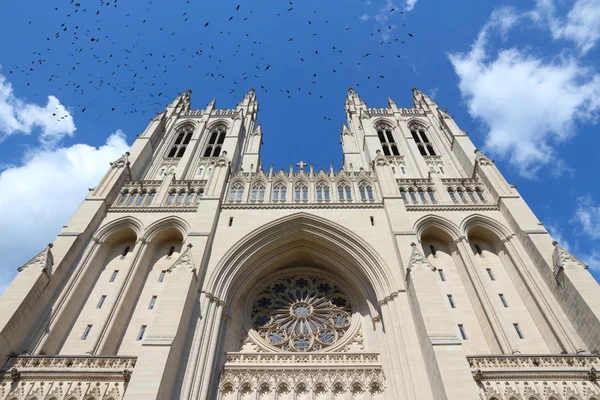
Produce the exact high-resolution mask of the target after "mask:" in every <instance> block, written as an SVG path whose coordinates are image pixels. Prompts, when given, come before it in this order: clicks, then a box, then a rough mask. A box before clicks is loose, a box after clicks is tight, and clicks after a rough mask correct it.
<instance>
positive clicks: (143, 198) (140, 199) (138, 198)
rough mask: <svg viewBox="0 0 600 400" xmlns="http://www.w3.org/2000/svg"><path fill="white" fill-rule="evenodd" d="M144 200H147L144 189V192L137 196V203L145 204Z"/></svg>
mask: <svg viewBox="0 0 600 400" xmlns="http://www.w3.org/2000/svg"><path fill="white" fill-rule="evenodd" d="M144 200H146V191H145V190H142V192H141V193H140V195H139V196H138V197H137V200H136V201H135V203H136V204H137V205H138V206H140V205H142V204H144Z"/></svg>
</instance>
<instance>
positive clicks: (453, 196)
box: [448, 188, 457, 203]
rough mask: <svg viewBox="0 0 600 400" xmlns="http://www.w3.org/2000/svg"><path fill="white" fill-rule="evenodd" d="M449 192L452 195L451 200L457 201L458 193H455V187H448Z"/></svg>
mask: <svg viewBox="0 0 600 400" xmlns="http://www.w3.org/2000/svg"><path fill="white" fill-rule="evenodd" d="M448 194H449V195H450V200H452V201H453V202H455V203H456V202H457V199H456V193H454V189H452V188H448Z"/></svg>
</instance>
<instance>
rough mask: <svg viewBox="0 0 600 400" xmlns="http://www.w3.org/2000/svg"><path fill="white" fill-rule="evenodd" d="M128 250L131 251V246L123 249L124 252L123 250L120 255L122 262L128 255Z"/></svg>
mask: <svg viewBox="0 0 600 400" xmlns="http://www.w3.org/2000/svg"><path fill="white" fill-rule="evenodd" d="M129 250H131V246H127V247H125V250H123V253H122V254H121V260H124V259H125V257H127V253H129Z"/></svg>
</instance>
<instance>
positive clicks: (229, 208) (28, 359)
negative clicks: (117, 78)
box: [0, 89, 600, 400]
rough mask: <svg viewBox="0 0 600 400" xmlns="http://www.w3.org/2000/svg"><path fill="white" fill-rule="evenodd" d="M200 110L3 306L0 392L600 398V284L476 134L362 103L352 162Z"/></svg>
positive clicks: (141, 158) (140, 157)
mask: <svg viewBox="0 0 600 400" xmlns="http://www.w3.org/2000/svg"><path fill="white" fill-rule="evenodd" d="M190 95H191V93H190V91H188V92H186V93H184V94H182V95H180V96H178V97H177V98H176V99H175V100H174V101H173V102H172V103H171V104H170V105H169V106H168V107H167V108H166V110H165V111H163V112H162V113H160V114H158V115H157V116H156V117H155V118H154V119H152V121H151V122H150V124H149V125H148V127H147V128H146V129H145V130H144V131H143V132H142V133H140V134H139V135H138V136H137V139H136V140H135V142H134V144H133V146H132V147H131V149H130V151H129V152H127V153H126V154H124V155H123V156H122V157H121V158H119V159H118V160H115V161H114V162H113V163H111V165H110V166H107V172H106V174H105V175H104V177H103V178H102V180H101V181H100V182H99V183H98V185H97V186H96V187H95V188H91V189H90V191H89V194H88V195H87V197H86V198H85V200H84V201H83V202H82V203H81V205H80V207H79V208H78V210H77V211H76V212H75V214H74V215H73V217H72V218H71V220H70V221H68V222H67V224H66V225H65V226H64V227H63V229H62V231H61V232H60V233H59V234H58V236H57V237H56V239H55V240H54V241H53V242H52V243H51V244H49V245H48V247H46V248H45V249H43V250H42V251H41V252H40V253H39V254H38V255H36V256H35V257H34V258H32V259H31V260H30V261H29V262H28V263H26V264H25V265H23V266H22V267H20V268H19V269H18V270H19V272H18V274H17V276H16V278H15V279H14V281H13V282H12V284H11V285H10V286H9V287H8V289H7V290H6V292H5V293H4V294H3V296H2V297H1V298H0V357H1V358H2V360H1V364H2V365H3V367H2V372H1V373H0V380H1V383H0V399H2V400H122V399H125V400H142V399H144V400H149V399H181V400H199V399H220V400H233V399H235V400H241V399H245V400H248V399H253V400H258V399H271V400H275V399H286V400H316V399H328V400H334V399H345V400H351V399H352V400H354V399H364V400H366V399H369V400H375V399H390V400H405V399H406V400H417V399H419V400H422V399H431V400H445V399H448V400H464V399H473V400H475V399H480V400H492V399H493V400H592V399H595V400H600V387H599V385H598V383H597V371H596V368H598V366H599V365H600V361H599V358H598V351H599V350H600V290H599V288H598V284H597V283H596V281H595V280H594V278H593V277H592V276H591V275H590V273H589V272H588V270H587V266H586V265H584V264H583V263H582V262H581V261H579V260H578V259H577V258H576V257H575V256H573V255H572V254H571V253H569V252H568V251H567V250H566V249H564V248H563V247H561V246H560V244H558V243H556V242H553V240H552V238H551V237H550V235H549V234H548V232H547V230H546V229H545V228H544V226H543V225H542V224H541V223H540V221H539V220H538V219H537V218H536V217H535V215H534V214H533V212H532V211H531V210H530V209H529V207H528V206H527V203H526V202H525V201H524V199H523V198H522V197H521V196H520V194H519V192H518V191H517V189H516V187H515V186H513V185H510V184H509V183H507V182H506V180H505V179H504V177H503V176H502V174H501V173H500V172H499V170H498V169H497V167H496V166H495V164H494V162H493V161H492V160H490V159H489V158H487V157H486V156H485V155H484V154H482V153H481V152H479V151H478V150H477V149H476V148H475V147H474V145H473V143H472V142H471V140H470V139H469V137H468V135H467V133H466V132H464V131H462V130H461V129H460V128H459V127H458V126H457V124H456V123H455V121H454V119H453V118H452V117H451V116H450V115H448V114H447V112H445V111H443V110H442V109H441V108H439V107H438V105H437V104H436V103H435V102H434V101H432V100H431V98H429V97H428V96H427V95H425V94H424V93H422V92H420V91H418V90H416V89H413V94H412V95H413V103H414V106H413V107H412V108H399V107H397V106H396V104H395V103H394V102H393V101H392V100H391V99H390V100H389V106H388V107H387V108H369V107H367V105H366V104H365V103H364V102H363V101H362V100H361V98H360V97H359V95H358V94H357V93H356V92H355V91H354V90H352V89H349V91H348V95H347V98H346V101H345V110H346V115H347V123H346V124H344V125H343V127H342V129H341V144H342V150H343V165H342V167H341V168H340V169H339V170H336V169H334V168H332V167H329V168H325V169H323V168H314V167H313V166H312V165H307V164H306V163H304V162H302V161H300V162H299V163H297V164H295V165H292V166H290V168H289V169H286V170H283V169H282V170H274V169H273V168H272V167H271V168H263V165H262V162H261V159H260V148H261V144H262V140H263V133H262V130H261V127H260V125H258V124H257V111H258V103H257V99H256V96H255V93H254V91H253V90H251V91H250V92H249V93H248V94H246V95H245V97H244V99H243V100H242V101H241V102H240V103H239V105H238V106H237V108H235V109H217V108H216V106H215V102H214V100H213V101H212V102H210V103H209V104H208V106H207V107H206V108H205V109H202V110H194V109H192V108H191V107H190V102H191V100H190Z"/></svg>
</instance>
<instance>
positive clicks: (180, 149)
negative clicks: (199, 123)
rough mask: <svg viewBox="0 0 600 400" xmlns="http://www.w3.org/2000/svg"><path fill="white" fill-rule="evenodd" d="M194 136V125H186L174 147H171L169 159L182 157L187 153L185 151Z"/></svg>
mask: <svg viewBox="0 0 600 400" xmlns="http://www.w3.org/2000/svg"><path fill="white" fill-rule="evenodd" d="M193 134H194V127H193V126H192V125H186V126H184V127H183V128H181V129H180V130H179V133H178V134H177V136H176V138H175V141H174V142H173V145H172V146H171V150H169V154H168V155H167V157H170V158H172V157H182V156H183V154H184V153H185V149H186V147H187V145H188V143H190V140H192V135H193Z"/></svg>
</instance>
